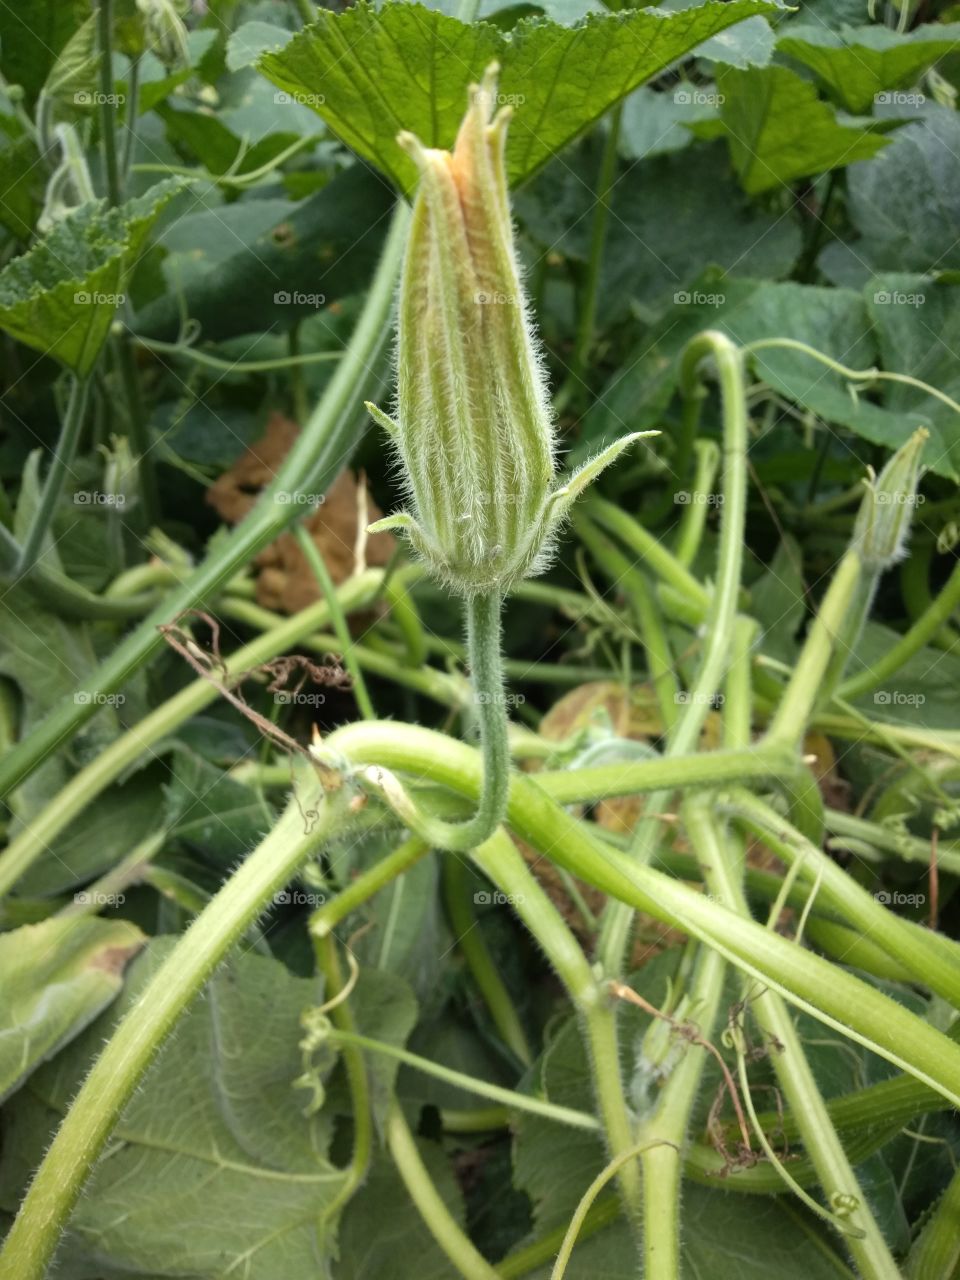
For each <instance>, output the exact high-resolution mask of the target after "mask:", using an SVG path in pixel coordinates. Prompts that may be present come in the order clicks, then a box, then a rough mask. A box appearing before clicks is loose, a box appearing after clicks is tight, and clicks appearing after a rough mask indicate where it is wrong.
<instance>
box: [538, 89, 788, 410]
mask: <svg viewBox="0 0 960 1280" xmlns="http://www.w3.org/2000/svg"><path fill="white" fill-rule="evenodd" d="M659 96H661V97H662V96H664V95H659ZM584 150H585V151H586V150H587V148H586V147H585V148H584ZM599 170H600V162H599V156H594V155H592V154H589V152H588V154H586V155H585V156H582V157H581V155H580V153H579V152H578V153H577V154H576V157H575V159H574V160H573V161H572V163H569V164H568V163H565V162H564V161H563V160H557V161H555V162H554V163H553V164H552V165H550V166H549V168H547V169H545V170H544V171H543V173H542V174H540V175H538V177H537V178H536V179H535V181H534V182H533V183H531V184H530V186H529V187H528V188H527V189H525V190H524V191H522V192H520V193H518V196H517V199H516V202H515V203H516V211H517V215H518V217H519V218H520V220H521V221H522V222H523V224H524V226H525V228H526V230H527V231H528V232H529V233H530V234H531V235H533V236H534V237H535V238H536V240H537V241H538V242H539V243H540V244H541V245H542V246H543V248H544V249H545V250H546V251H548V252H551V253H553V252H558V253H562V254H564V255H566V256H569V257H571V258H576V259H580V260H582V261H586V259H587V257H588V255H589V252H590V234H591V228H592V225H593V224H592V220H591V216H590V215H591V211H592V209H593V207H594V205H595V202H596V198H597V197H596V195H595V192H594V180H593V179H594V175H596V174H597V173H599ZM691 172H695V173H696V174H697V179H698V180H697V182H696V183H691V181H690V174H691ZM585 174H586V175H589V177H587V178H585V177H584V176H583V175H585ZM610 207H611V217H610V225H609V228H608V231H607V249H606V253H605V259H604V268H603V278H602V283H601V287H600V297H601V298H602V307H603V311H602V320H603V323H604V324H605V325H606V326H608V327H611V326H612V325H613V324H614V323H615V321H616V320H617V319H618V318H619V317H620V316H621V315H623V314H624V313H626V312H627V311H628V309H629V308H630V306H631V305H632V304H636V305H637V306H640V307H643V308H644V310H645V311H652V310H654V309H656V310H658V311H659V310H663V309H664V308H669V309H670V311H671V314H672V315H673V316H674V318H676V317H678V316H679V315H680V314H682V313H681V312H680V311H679V310H678V309H677V306H676V305H674V304H675V302H676V300H677V299H682V298H684V297H686V298H687V299H688V301H692V296H691V295H690V294H689V292H688V290H689V286H690V284H691V282H692V281H693V280H694V279H696V277H697V276H698V275H699V274H700V273H701V272H702V271H704V270H705V269H706V268H707V267H709V266H716V267H721V268H724V269H725V270H727V271H729V272H730V274H731V275H737V276H769V277H773V278H776V277H778V276H785V275H788V274H789V272H790V271H791V269H792V267H793V264H794V262H795V261H796V258H797V256H798V254H799V252H800V229H799V226H798V224H797V221H796V219H795V218H793V217H792V216H790V215H788V216H786V217H784V216H783V215H782V214H780V213H774V212H770V211H767V210H766V209H762V208H760V207H758V205H757V202H755V201H751V200H750V199H748V198H747V197H746V196H745V195H744V193H743V192H742V191H741V190H740V187H739V186H738V184H737V183H736V181H735V180H734V179H733V178H732V177H731V176H730V172H729V168H728V165H727V160H726V155H725V153H724V150H723V147H722V146H720V145H716V144H714V145H712V146H705V145H697V146H695V147H694V148H693V150H692V151H691V150H688V151H686V152H683V153H682V154H680V155H675V156H674V155H667V156H657V157H655V158H652V159H650V160H649V161H648V162H647V163H645V164H642V165H633V166H631V167H630V168H629V169H627V171H626V172H625V173H623V174H621V175H620V176H619V177H618V179H617V182H616V183H615V185H614V187H613V191H612V193H611V198H610ZM631 429H632V428H631Z"/></svg>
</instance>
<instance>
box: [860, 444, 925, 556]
mask: <svg viewBox="0 0 960 1280" xmlns="http://www.w3.org/2000/svg"><path fill="white" fill-rule="evenodd" d="M929 437H930V432H929V431H927V429H926V427H918V428H917V430H916V431H915V432H914V433H913V435H912V436H911V437H910V439H909V440H908V441H907V442H906V444H904V445H901V446H900V448H899V449H898V450H897V452H896V453H895V454H894V455H893V457H892V458H891V459H890V460H889V462H888V463H887V465H886V466H885V467H884V468H883V470H882V471H881V472H880V474H879V476H877V477H876V478H875V479H874V478H871V479H870V480H867V481H865V483H866V486H867V492H866V495H865V497H864V499H863V502H862V503H861V504H860V510H859V511H858V513H857V520H856V523H855V525H854V527H853V546H854V548H855V550H856V551H857V552H858V553H859V555H860V559H861V560H862V561H863V564H864V566H865V567H866V568H867V569H872V570H877V571H879V570H883V569H889V568H890V566H891V565H894V564H896V563H897V562H898V561H899V560H901V559H902V558H903V556H904V553H905V551H906V544H907V535H908V534H909V532H910V523H911V521H912V519H913V512H914V508H915V507H916V506H917V505H918V504H919V503H920V502H922V501H923V496H922V495H921V494H918V493H917V485H918V484H919V482H920V455H921V453H923V446H924V445H925V444H926V442H927V440H928V439H929Z"/></svg>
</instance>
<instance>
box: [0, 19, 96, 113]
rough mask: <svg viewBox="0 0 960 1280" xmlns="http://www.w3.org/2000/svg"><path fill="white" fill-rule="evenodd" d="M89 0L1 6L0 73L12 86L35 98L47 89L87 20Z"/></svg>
mask: <svg viewBox="0 0 960 1280" xmlns="http://www.w3.org/2000/svg"><path fill="white" fill-rule="evenodd" d="M89 15H90V6H89V5H88V4H87V3H86V0H30V4H29V5H24V4H0V69H2V71H3V76H4V79H5V80H6V81H7V82H8V83H9V84H19V85H22V86H23V87H24V89H25V90H26V92H27V95H28V97H30V98H32V97H33V96H34V95H35V94H36V93H37V92H38V90H39V89H40V88H41V87H42V86H43V82H44V81H45V80H46V78H47V75H48V74H49V71H50V68H51V67H52V66H53V64H54V63H55V62H56V60H57V55H58V54H59V52H60V50H61V49H62V48H63V47H64V45H65V44H66V43H67V41H68V40H69V39H70V37H71V36H72V35H73V33H74V32H75V31H76V30H77V28H78V27H79V26H80V24H81V23H82V22H83V20H84V18H87V17H89Z"/></svg>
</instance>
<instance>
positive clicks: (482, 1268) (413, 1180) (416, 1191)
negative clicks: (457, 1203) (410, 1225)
mask: <svg viewBox="0 0 960 1280" xmlns="http://www.w3.org/2000/svg"><path fill="white" fill-rule="evenodd" d="M385 1136H386V1139H387V1146H388V1148H389V1150H390V1154H391V1156H392V1157H393V1162H394V1164H395V1165H396V1166H397V1172H398V1173H399V1174H400V1177H401V1179H402V1180H403V1184H404V1186H405V1187H406V1188H407V1191H408V1192H409V1195H410V1199H411V1200H412V1201H413V1203H414V1204H415V1205H416V1207H417V1212H418V1213H419V1214H420V1216H421V1218H422V1219H423V1221H424V1224H425V1225H426V1227H427V1230H428V1231H429V1232H430V1234H431V1235H432V1236H433V1238H434V1240H436V1242H437V1244H438V1245H439V1246H440V1248H441V1249H442V1250H443V1252H444V1253H445V1254H446V1255H447V1257H448V1258H449V1259H450V1261H451V1262H452V1263H453V1265H454V1267H455V1268H456V1274H457V1275H458V1276H462V1277H463V1280H499V1277H498V1275H497V1273H496V1271H495V1270H494V1269H493V1267H492V1266H491V1265H490V1263H489V1262H487V1260H486V1258H485V1257H484V1256H483V1254H482V1253H480V1252H479V1251H478V1250H477V1248H476V1246H475V1245H474V1244H473V1242H472V1241H471V1240H470V1238H469V1237H468V1236H467V1234H466V1232H465V1231H464V1230H463V1229H462V1228H461V1227H460V1225H459V1223H458V1222H457V1221H456V1219H455V1218H454V1217H453V1214H452V1213H451V1212H450V1210H449V1209H448V1208H447V1206H446V1204H445V1203H444V1201H443V1199H442V1197H441V1195H440V1193H439V1191H438V1190H437V1188H436V1187H435V1186H434V1184H433V1179H432V1178H431V1177H430V1174H429V1172H428V1171H427V1167H426V1165H425V1164H424V1163H423V1159H422V1157H421V1155H420V1152H419V1151H418V1150H417V1144H416V1142H415V1141H414V1138H413V1134H412V1133H411V1132H410V1126H409V1125H408V1124H407V1121H406V1119H405V1117H404V1114H403V1111H402V1110H401V1108H400V1103H399V1102H396V1101H394V1103H393V1105H392V1106H391V1108H390V1112H389V1114H388V1116H387V1125H386V1135H385Z"/></svg>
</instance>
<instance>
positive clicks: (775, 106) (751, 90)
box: [717, 67, 886, 195]
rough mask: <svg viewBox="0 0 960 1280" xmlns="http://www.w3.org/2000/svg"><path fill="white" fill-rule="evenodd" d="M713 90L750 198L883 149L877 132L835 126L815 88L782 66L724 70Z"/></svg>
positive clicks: (741, 178)
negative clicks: (716, 91)
mask: <svg viewBox="0 0 960 1280" xmlns="http://www.w3.org/2000/svg"><path fill="white" fill-rule="evenodd" d="M717 88H718V90H719V91H720V93H721V94H722V95H723V101H722V103H721V106H720V119H721V121H722V125H723V128H724V130H725V132H726V134H727V139H728V142H729V145H730V157H731V159H732V161H733V167H734V169H735V170H736V172H737V174H738V176H739V178H740V181H741V182H742V183H743V187H744V190H745V191H748V192H750V193H751V194H752V195H756V194H757V193H758V192H761V191H772V190H776V188H778V187H781V186H783V185H785V184H789V183H791V182H793V181H794V180H795V179H797V178H807V177H810V176H811V175H813V174H818V173H825V172H827V171H828V170H830V169H839V168H841V167H842V166H844V165H848V164H851V163H852V162H853V161H854V160H864V159H866V158H867V157H868V156H872V155H874V154H875V153H876V152H877V151H879V149H880V148H881V147H883V146H885V145H886V139H885V138H882V137H880V136H878V135H877V134H873V133H868V132H867V131H866V130H863V129H857V128H851V127H850V126H848V125H843V124H840V123H839V122H838V120H837V118H836V116H835V114H834V112H833V110H832V108H831V107H829V106H828V105H827V104H826V103H825V102H821V101H820V99H819V98H818V97H817V91H816V89H815V88H814V86H813V85H812V84H810V83H809V82H808V81H806V80H802V79H801V78H800V76H798V75H796V74H795V73H794V72H792V71H789V70H788V69H787V68H786V67H763V68H758V67H755V68H753V69H752V70H750V71H738V70H735V69H733V68H730V69H727V70H723V71H721V72H720V74H719V75H718V76H717Z"/></svg>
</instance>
